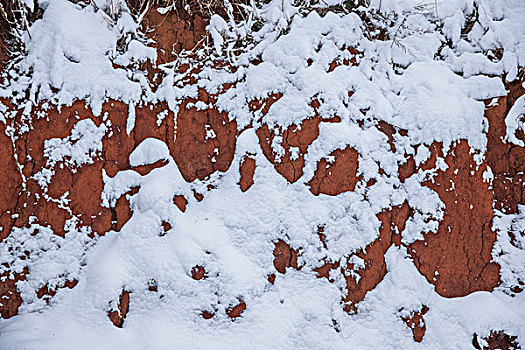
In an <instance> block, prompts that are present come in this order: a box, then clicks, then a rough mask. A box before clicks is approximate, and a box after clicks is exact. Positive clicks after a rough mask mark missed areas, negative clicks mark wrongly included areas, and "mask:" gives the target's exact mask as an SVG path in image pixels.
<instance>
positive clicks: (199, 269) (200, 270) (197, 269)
mask: <svg viewBox="0 0 525 350" xmlns="http://www.w3.org/2000/svg"><path fill="white" fill-rule="evenodd" d="M191 278H193V279H194V280H197V281H198V280H202V279H206V278H208V275H207V274H206V270H205V269H204V267H203V266H200V265H196V266H194V267H193V268H192V269H191Z"/></svg>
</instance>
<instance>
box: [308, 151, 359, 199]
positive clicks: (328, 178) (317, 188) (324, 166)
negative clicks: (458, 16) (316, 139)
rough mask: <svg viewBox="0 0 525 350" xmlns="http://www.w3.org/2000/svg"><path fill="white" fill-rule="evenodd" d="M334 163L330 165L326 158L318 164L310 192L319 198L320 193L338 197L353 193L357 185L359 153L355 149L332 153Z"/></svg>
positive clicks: (310, 183) (311, 181)
mask: <svg viewBox="0 0 525 350" xmlns="http://www.w3.org/2000/svg"><path fill="white" fill-rule="evenodd" d="M330 156H331V157H334V158H335V159H334V161H333V162H332V163H329V162H328V160H327V159H326V158H323V159H321V160H320V161H319V162H318V163H317V169H316V170H315V173H314V177H313V178H312V179H311V180H310V182H309V185H310V191H311V192H312V193H313V194H314V195H316V196H318V195H319V194H320V193H323V194H327V195H329V196H337V195H338V194H341V193H343V192H347V191H353V190H354V189H355V185H356V183H357V182H358V181H359V178H358V177H357V168H358V166H359V163H358V160H357V151H356V150H355V149H354V148H351V147H346V148H345V149H342V150H341V149H337V150H335V151H333V152H332V153H330Z"/></svg>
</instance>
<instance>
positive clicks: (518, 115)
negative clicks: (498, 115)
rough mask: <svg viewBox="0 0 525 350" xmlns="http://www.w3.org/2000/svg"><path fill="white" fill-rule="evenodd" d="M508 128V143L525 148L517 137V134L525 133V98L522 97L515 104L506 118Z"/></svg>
mask: <svg viewBox="0 0 525 350" xmlns="http://www.w3.org/2000/svg"><path fill="white" fill-rule="evenodd" d="M505 124H506V126H507V135H506V139H507V140H508V142H510V143H513V144H516V145H518V146H521V147H524V146H525V143H523V141H522V140H520V139H518V138H517V137H516V132H517V131H518V130H520V131H521V132H524V131H525V96H521V97H520V98H518V99H517V100H516V102H514V105H513V106H512V108H511V109H510V111H509V113H508V114H507V117H506V118H505Z"/></svg>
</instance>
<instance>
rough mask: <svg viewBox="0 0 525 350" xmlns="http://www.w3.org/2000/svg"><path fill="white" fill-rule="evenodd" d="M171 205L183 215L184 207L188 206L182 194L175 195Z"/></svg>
mask: <svg viewBox="0 0 525 350" xmlns="http://www.w3.org/2000/svg"><path fill="white" fill-rule="evenodd" d="M173 204H175V205H176V206H177V208H179V209H180V211H182V212H183V213H184V212H185V211H186V206H187V205H188V200H187V199H186V197H184V196H183V195H182V194H177V195H175V196H173Z"/></svg>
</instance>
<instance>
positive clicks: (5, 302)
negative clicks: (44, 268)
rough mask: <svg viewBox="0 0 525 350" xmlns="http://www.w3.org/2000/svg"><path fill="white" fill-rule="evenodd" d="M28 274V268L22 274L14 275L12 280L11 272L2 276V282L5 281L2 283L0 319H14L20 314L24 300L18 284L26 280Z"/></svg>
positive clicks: (0, 277) (0, 278)
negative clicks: (19, 310) (19, 309)
mask: <svg viewBox="0 0 525 350" xmlns="http://www.w3.org/2000/svg"><path fill="white" fill-rule="evenodd" d="M4 266H5V265H4ZM5 267H7V266H5ZM28 272H29V271H28V270H27V268H26V269H25V270H24V271H23V272H22V273H13V276H12V277H13V278H12V279H11V278H10V274H11V273H10V271H5V272H4V273H2V274H1V275H0V281H3V282H0V317H2V318H3V319H6V318H10V317H13V316H15V315H16V314H17V313H18V308H19V307H20V305H22V298H21V297H20V293H19V292H18V289H17V288H16V282H18V281H23V280H25V278H26V274H27V273H28ZM4 278H5V280H4Z"/></svg>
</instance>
